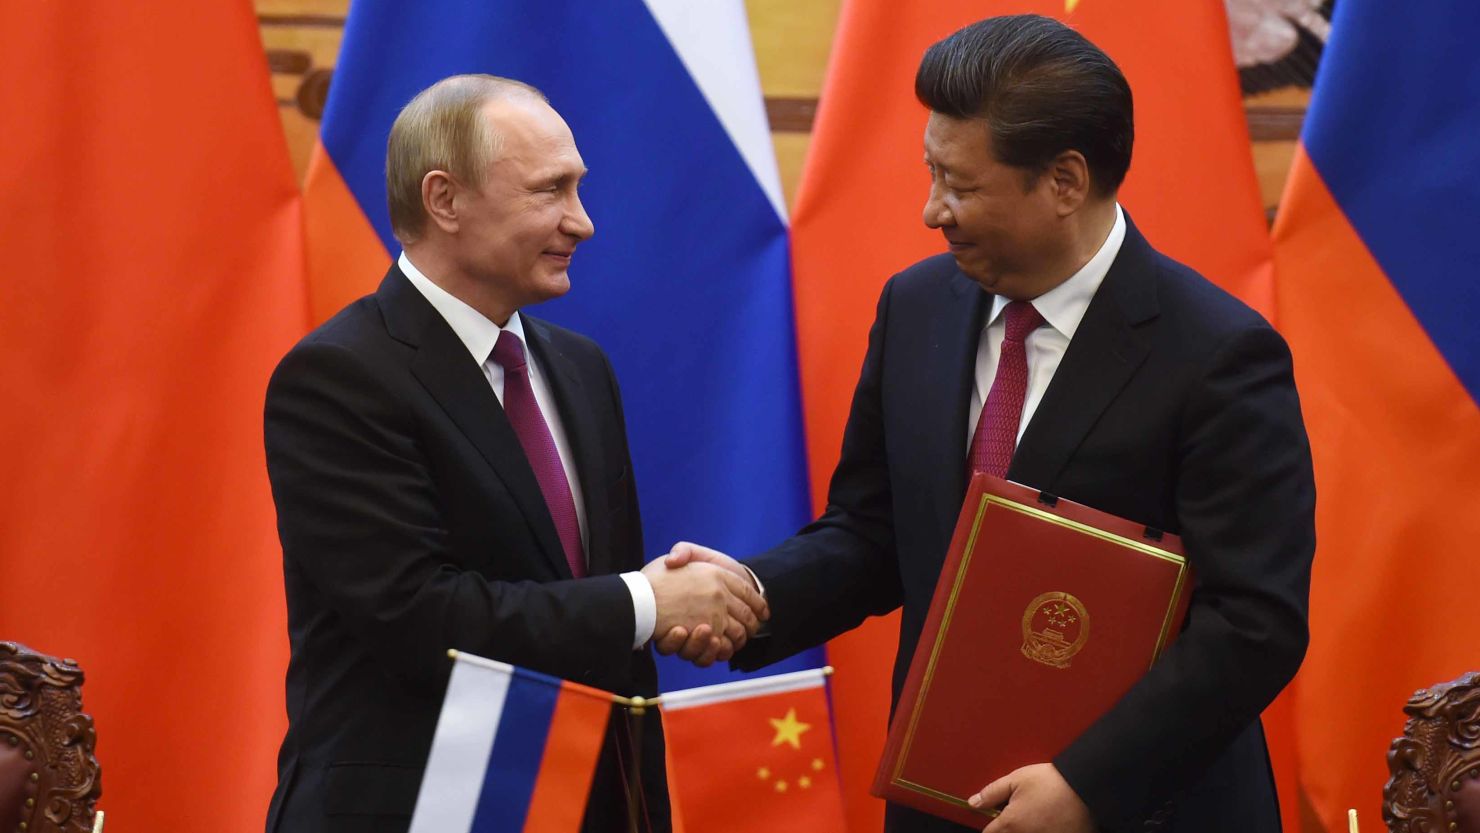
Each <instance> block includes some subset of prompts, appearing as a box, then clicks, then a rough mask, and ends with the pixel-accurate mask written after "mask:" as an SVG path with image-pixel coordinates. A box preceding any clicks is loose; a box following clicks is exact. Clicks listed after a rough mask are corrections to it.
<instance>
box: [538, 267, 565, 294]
mask: <svg viewBox="0 0 1480 833" xmlns="http://www.w3.org/2000/svg"><path fill="white" fill-rule="evenodd" d="M538 291H539V295H540V300H541V301H553V300H555V299H556V298H559V297H560V296H562V295H564V294H565V293H567V292H569V291H570V275H569V274H568V273H566V272H558V273H556V274H553V275H546V276H545V278H544V279H543V280H541V281H540V285H539V290H538Z"/></svg>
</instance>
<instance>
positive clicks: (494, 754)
mask: <svg viewBox="0 0 1480 833" xmlns="http://www.w3.org/2000/svg"><path fill="white" fill-rule="evenodd" d="M452 656H453V660H454V663H453V668H452V679H451V680H450V681H449V683H448V685H447V696H446V698H445V699H444V700H443V703H442V715H441V717H440V718H439V719H438V720H437V731H436V734H435V735H434V736H433V738H432V752H431V757H430V758H429V759H428V761H427V768H426V773H425V775H423V776H422V781H421V791H420V792H419V793H418V794H417V798H416V811H415V813H414V814H413V815H412V818H411V833H464V831H466V832H467V833H519V832H520V831H540V833H565V831H570V832H571V833H575V831H578V830H579V829H580V827H581V817H582V815H583V814H584V813H585V810H586V801H585V796H587V795H588V794H589V793H590V790H591V778H592V775H593V774H594V773H595V771H596V758H597V755H598V754H599V753H600V751H601V744H602V740H603V738H604V737H605V736H606V724H607V720H608V719H609V717H610V716H611V711H612V703H613V702H614V698H613V696H612V695H611V694H608V693H607V692H604V691H600V690H598V689H594V688H589V687H587V686H583V685H578V684H576V683H571V682H566V681H564V680H559V679H556V678H554V677H550V676H547V675H544V674H540V673H537V672H535V671H529V670H526V669H524V668H516V667H514V666H512V665H507V664H505V663H502V662H496V661H494V660H490V659H484V658H483V657H478V656H474V655H472V654H466V653H461V652H454V653H453V654H452Z"/></svg>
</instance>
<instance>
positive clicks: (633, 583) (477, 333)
mask: <svg viewBox="0 0 1480 833" xmlns="http://www.w3.org/2000/svg"><path fill="white" fill-rule="evenodd" d="M398 265H399V266H400V267H401V271H402V272H404V273H405V274H406V277H407V278H408V279H409V280H410V281H411V285H412V286H414V287H416V290H417V291H418V292H420V293H421V294H422V297H424V298H426V299H427V302H428V303H430V304H431V305H432V307H433V308H434V309H436V310H437V314H439V315H441V316H442V318H443V320H445V321H446V322H447V325H448V326H449V327H451V328H452V331H453V332H454V333H456V334H457V337H458V340H460V341H461V342H462V343H463V346H464V347H466V348H468V352H469V353H470V354H472V356H473V361H475V362H477V363H478V364H479V365H480V366H481V367H482V369H483V376H484V378H486V379H488V384H489V386H490V387H492V388H493V395H494V396H496V397H498V401H499V404H500V405H502V404H503V403H504V368H503V367H502V366H501V365H500V364H499V363H498V362H495V361H494V360H493V359H492V353H493V345H494V344H495V343H497V342H498V337H499V334H500V333H502V332H503V331H504V330H508V331H510V332H512V333H513V334H514V335H516V336H518V337H519V341H520V343H522V344H524V345H525V349H524V360H525V363H526V364H528V366H529V386H530V387H531V388H533V389H534V398H535V402H537V403H539V406H540V413H541V414H542V415H543V416H544V418H545V424H546V425H548V426H549V428H550V436H551V438H552V439H554V440H555V450H556V451H557V452H558V453H559V454H560V465H561V467H563V468H564V469H565V479H566V482H568V483H569V484H570V496H571V499H572V500H573V501H574V502H575V506H576V522H577V523H578V524H579V525H580V528H581V549H582V550H583V551H584V550H586V549H587V548H588V546H589V543H588V542H589V540H590V539H589V538H588V536H587V531H586V503H585V501H584V500H582V495H581V480H580V478H579V477H577V476H576V469H575V464H574V460H575V457H574V455H573V454H572V453H571V449H570V438H569V437H567V436H566V434H565V424H564V422H563V421H562V420H561V418H560V409H559V408H557V407H555V397H554V395H553V394H552V393H551V392H550V385H549V383H547V382H546V381H545V375H544V373H542V372H541V370H540V363H539V360H538V359H536V358H535V355H534V351H533V350H530V349H529V342H528V341H527V340H526V339H525V338H524V324H523V322H521V321H520V319H519V313H518V312H517V311H516V312H515V313H514V314H513V315H511V316H509V323H507V324H505V325H504V326H502V327H500V326H499V325H497V324H495V323H493V322H492V321H489V320H488V319H487V318H485V317H484V316H483V313H481V312H478V311H477V310H475V309H473V308H472V307H470V306H468V305H467V304H466V303H464V302H463V301H462V300H461V299H460V298H457V297H456V296H454V295H452V294H451V293H450V292H448V291H447V290H445V289H443V288H442V287H440V286H437V285H436V284H435V283H433V282H432V280H431V279H430V278H428V277H427V276H426V275H424V274H422V271H421V270H420V269H418V268H416V264H414V263H412V262H411V259H410V258H408V257H407V256H406V253H405V252H402V253H401V258H400V260H399V261H398ZM999 340H1000V339H999ZM621 577H622V580H623V581H625V582H626V583H627V589H628V591H630V592H631V593H632V609H633V613H634V614H635V617H634V618H635V619H636V622H637V627H636V632H635V633H634V634H633V642H632V647H633V649H634V650H635V649H637V648H641V647H642V646H643V645H645V644H647V641H648V640H649V639H651V638H652V636H653V629H654V628H655V627H656V626H657V621H658V605H657V600H656V598H655V597H654V596H653V585H652V583H651V582H649V581H648V579H647V576H645V575H643V574H642V573H639V572H636V571H634V572H630V573H622V575H621Z"/></svg>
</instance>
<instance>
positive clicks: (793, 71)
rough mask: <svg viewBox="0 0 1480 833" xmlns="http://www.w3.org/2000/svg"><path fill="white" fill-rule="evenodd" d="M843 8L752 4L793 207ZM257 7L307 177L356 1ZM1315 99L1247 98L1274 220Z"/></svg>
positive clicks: (287, 125)
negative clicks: (351, 4) (348, 14)
mask: <svg viewBox="0 0 1480 833" xmlns="http://www.w3.org/2000/svg"><path fill="white" fill-rule="evenodd" d="M841 3H842V0H748V2H747V3H746V9H747V12H748V14H749V17H750V29H751V40H752V41H753V43H754V45H755V53H756V64H757V66H758V67H759V69H760V76H761V90H762V92H763V93H764V94H765V96H766V110H767V113H768V115H769V116H770V118H771V139H772V141H773V142H774V144H775V147H776V160H777V164H778V165H779V167H780V169H781V184H782V187H783V188H784V189H785V191H786V199H787V202H788V203H792V202H794V200H795V196H796V187H797V181H798V179H799V178H800V176H801V171H802V162H803V160H804V159H805V157H806V154H807V146H808V144H809V141H810V138H811V136H810V130H811V123H812V115H813V113H815V111H816V108H817V98H818V94H819V93H820V91H821V88H822V77H823V74H824V72H825V71H826V68H827V56H828V51H829V49H830V48H831V46H832V37H833V29H834V28H835V27H836V25H837V19H838V8H839V6H840V4H841ZM256 6H257V15H258V20H259V22H260V24H261V30H262V43H263V46H264V48H265V49H266V50H267V54H268V57H269V63H270V65H271V67H272V87H273V90H274V92H275V93H276V94H277V99H278V105H279V106H278V110H279V113H280V114H281V116H282V120H283V132H284V134H285V135H286V136H287V140H288V147H289V149H290V151H291V153H292V157H293V165H294V167H295V168H296V169H297V171H298V175H299V178H300V179H301V178H302V176H303V172H304V169H305V168H306V167H307V165H308V155H309V151H310V150H311V149H312V148H313V143H314V139H315V137H316V135H317V131H318V116H319V114H320V112H321V111H322V108H323V100H324V95H325V94H326V93H327V91H328V83H329V79H330V76H331V73H332V70H333V67H334V61H335V58H336V56H337V55H338V53H339V41H340V39H341V37H342V36H343V33H344V16H345V13H346V11H347V9H348V7H349V0H256ZM1309 99H1310V91H1309V90H1300V89H1294V88H1288V89H1284V90H1276V91H1273V92H1269V93H1263V94H1260V95H1257V96H1250V97H1249V98H1247V99H1245V102H1244V103H1245V110H1246V112H1247V114H1248V118H1249V132H1250V136H1251V138H1252V142H1251V146H1250V152H1251V153H1252V155H1253V158H1254V167H1255V170H1256V171H1257V172H1258V175H1259V187H1260V193H1261V195H1262V197H1263V200H1264V205H1265V207H1266V209H1267V210H1268V211H1269V212H1270V216H1273V209H1274V207H1275V205H1276V204H1277V203H1278V202H1279V197H1280V192H1281V191H1282V190H1283V189H1284V184H1285V176H1286V173H1287V172H1288V170H1289V167H1290V160H1291V157H1292V156H1293V154H1294V152H1295V140H1296V138H1297V137H1298V136H1299V133H1300V123H1301V119H1302V118H1303V117H1304V114H1305V107H1306V104H1307V103H1308V101H1309Z"/></svg>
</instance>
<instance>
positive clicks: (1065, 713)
mask: <svg viewBox="0 0 1480 833" xmlns="http://www.w3.org/2000/svg"><path fill="white" fill-rule="evenodd" d="M1190 587H1191V580H1190V575H1189V571H1188V565H1187V559H1186V558H1185V557H1183V554H1182V542H1181V541H1180V539H1178V538H1177V537H1176V536H1174V535H1165V534H1162V533H1160V532H1158V531H1156V530H1152V529H1148V528H1146V527H1145V526H1142V525H1140V524H1136V523H1133V522H1131V521H1128V520H1125V519H1123V518H1118V517H1115V516H1114V515H1109V514H1106V513H1104V512H1100V511H1097V510H1095V509H1091V508H1089V507H1087V506H1082V505H1080V504H1077V503H1072V502H1070V501H1067V500H1060V499H1056V498H1053V497H1051V496H1049V495H1045V494H1042V493H1040V492H1038V491H1036V490H1034V489H1030V488H1027V487H1025V486H1020V485H1018V484H1016V483H1010V482H1008V481H1006V480H1002V479H1000V478H996V477H991V476H989V475H985V474H978V475H976V477H974V478H973V479H972V481H971V487H970V488H969V489H968V490H967V493H966V503H965V505H964V506H963V507H962V509H961V518H960V520H959V521H958V522H957V524H956V534H955V537H954V538H953V539H952V541H951V549H950V553H949V554H948V555H947V557H946V563H945V567H944V569H942V570H941V575H940V582H939V583H938V584H937V585H936V587H935V597H934V599H933V600H932V601H931V603H930V614H929V616H928V617H927V618H926V619H925V628H924V631H923V632H922V634H921V636H920V643H919V646H918V647H917V648H916V649H915V657H914V660H913V662H911V663H910V673H909V676H908V677H907V678H906V680H905V685H904V691H903V692H902V694H901V695H900V700H899V705H898V706H897V708H896V709H895V712H894V720H893V722H892V723H891V724H890V728H889V741H888V743H887V744H886V745H885V747H884V757H883V759H882V760H881V761H880V762H879V770H878V773H877V774H876V775H875V776H874V786H873V790H872V792H873V794H874V795H877V796H879V797H881V798H886V799H888V800H890V801H894V802H897V803H899V804H904V805H907V806H910V807H914V808H916V809H918V810H923V811H924V812H927V813H932V814H934V815H937V816H941V817H942V818H946V819H950V820H951V821H954V822H957V823H958V824H965V825H973V826H976V827H981V826H983V825H984V824H985V823H986V822H987V821H988V820H989V819H990V818H991V817H992V816H994V815H996V812H995V811H993V810H990V809H982V810H973V809H972V808H971V807H970V806H969V805H967V803H966V799H967V797H968V796H971V795H973V794H975V793H977V792H979V791H980V790H981V788H982V787H985V786H986V785H987V784H989V783H991V782H992V781H994V780H996V779H997V778H1000V777H1001V776H1003V775H1006V774H1008V773H1009V772H1011V771H1013V770H1014V769H1017V768H1018V767H1021V766H1026V765H1028V764H1035V763H1042V762H1045V761H1050V760H1052V759H1053V757H1054V756H1055V755H1057V754H1058V753H1059V752H1061V751H1063V750H1064V748H1065V747H1067V746H1068V745H1069V744H1070V743H1071V742H1072V741H1073V740H1074V739H1075V738H1076V737H1078V736H1079V735H1080V733H1082V732H1083V731H1084V730H1085V729H1087V728H1089V726H1090V724H1092V723H1093V722H1094V721H1095V720H1096V719H1097V718H1099V717H1100V716H1101V715H1103V714H1104V713H1105V712H1107V711H1108V710H1109V709H1110V707H1111V706H1113V705H1114V704H1115V702H1116V701H1117V700H1119V699H1120V697H1121V696H1123V695H1124V694H1125V692H1126V691H1128V690H1129V689H1130V687H1131V686H1132V685H1134V684H1135V682H1136V681H1137V680H1138V679H1140V677H1141V675H1142V674H1145V673H1146V670H1147V669H1148V668H1150V666H1151V664H1152V663H1154V662H1155V661H1156V658H1157V657H1158V656H1160V655H1161V652H1162V650H1163V649H1164V648H1165V647H1166V646H1167V645H1168V644H1169V643H1170V642H1171V640H1172V639H1173V638H1174V637H1175V636H1176V634H1177V632H1178V631H1180V630H1181V625H1182V621H1183V619H1185V618H1186V615H1187V600H1188V595H1189V590H1190Z"/></svg>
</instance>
